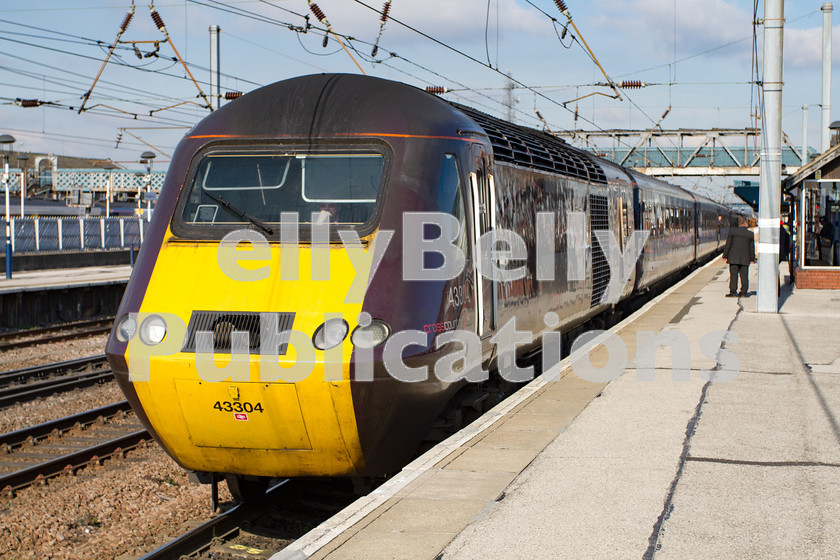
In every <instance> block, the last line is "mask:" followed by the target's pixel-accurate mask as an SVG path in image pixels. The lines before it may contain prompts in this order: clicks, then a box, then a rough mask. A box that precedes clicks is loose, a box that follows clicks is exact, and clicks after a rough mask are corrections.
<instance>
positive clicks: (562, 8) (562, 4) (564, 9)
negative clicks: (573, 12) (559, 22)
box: [554, 0, 569, 14]
mask: <svg viewBox="0 0 840 560" xmlns="http://www.w3.org/2000/svg"><path fill="white" fill-rule="evenodd" d="M554 3H555V4H556V5H557V9H558V10H560V12H562V13H564V14H565V13H566V12H568V11H569V9H568V8H567V7H566V3H565V2H563V0H554Z"/></svg>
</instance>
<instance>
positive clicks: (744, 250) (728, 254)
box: [723, 226, 755, 296]
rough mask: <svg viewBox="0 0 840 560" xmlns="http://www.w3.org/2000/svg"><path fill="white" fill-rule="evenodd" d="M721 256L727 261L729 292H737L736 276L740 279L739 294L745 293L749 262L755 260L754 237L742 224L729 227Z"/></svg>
mask: <svg viewBox="0 0 840 560" xmlns="http://www.w3.org/2000/svg"><path fill="white" fill-rule="evenodd" d="M723 258H724V259H726V262H728V263H729V293H730V295H735V294H737V293H739V292H738V290H737V288H738V278H739V277H740V279H741V291H740V295H742V296H745V295H747V288H748V287H749V286H748V282H749V269H750V263H751V262H753V261H755V237H754V236H753V233H752V232H751V231H750V230H748V229H747V228H745V227H743V226H738V227H733V228H730V229H729V237H727V238H726V245H724V247H723Z"/></svg>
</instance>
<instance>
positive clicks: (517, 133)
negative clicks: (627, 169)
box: [451, 103, 607, 184]
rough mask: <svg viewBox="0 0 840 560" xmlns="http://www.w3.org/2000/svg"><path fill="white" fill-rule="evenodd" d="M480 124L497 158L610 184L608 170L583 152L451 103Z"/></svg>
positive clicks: (464, 106) (533, 130)
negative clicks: (605, 173)
mask: <svg viewBox="0 0 840 560" xmlns="http://www.w3.org/2000/svg"><path fill="white" fill-rule="evenodd" d="M451 104H452V106H453V107H456V108H457V109H458V110H459V111H461V112H463V113H465V114H466V115H467V116H469V117H470V118H471V119H472V120H474V121H475V122H476V124H478V125H479V126H480V127H481V128H482V129H483V130H484V132H485V133H486V134H487V136H488V137H489V138H490V144H491V145H492V146H493V158H494V159H495V160H496V161H504V162H508V163H515V164H519V165H524V166H526V167H533V168H536V169H542V170H544V171H551V172H554V173H561V174H563V175H571V176H573V177H578V178H581V179H584V180H586V181H590V182H592V183H601V184H606V182H607V178H606V176H605V175H604V170H603V169H602V168H601V166H599V165H598V164H597V162H595V161H594V160H593V159H592V157H591V156H590V155H589V154H587V153H586V152H584V151H582V150H578V149H576V148H573V147H571V146H569V145H568V144H567V143H566V142H564V141H563V140H561V139H559V138H557V137H556V136H553V135H551V134H548V133H547V132H543V131H541V130H536V129H534V128H528V127H525V126H521V125H517V124H513V123H510V122H508V121H505V120H502V119H499V118H496V117H493V116H491V115H488V114H486V113H482V112H481V111H478V110H476V109H473V108H472V107H467V106H466V105H460V104H458V103H451Z"/></svg>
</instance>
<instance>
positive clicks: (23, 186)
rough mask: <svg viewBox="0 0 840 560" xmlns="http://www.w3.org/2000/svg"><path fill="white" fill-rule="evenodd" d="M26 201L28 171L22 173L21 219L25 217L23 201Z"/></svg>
mask: <svg viewBox="0 0 840 560" xmlns="http://www.w3.org/2000/svg"><path fill="white" fill-rule="evenodd" d="M24 200H26V171H21V172H20V217H21V218H23V217H24V213H23V201H24Z"/></svg>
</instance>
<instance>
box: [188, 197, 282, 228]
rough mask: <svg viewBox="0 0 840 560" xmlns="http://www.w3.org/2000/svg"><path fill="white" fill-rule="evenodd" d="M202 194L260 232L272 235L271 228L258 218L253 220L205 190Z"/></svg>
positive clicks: (245, 213)
mask: <svg viewBox="0 0 840 560" xmlns="http://www.w3.org/2000/svg"><path fill="white" fill-rule="evenodd" d="M204 194H206V195H207V196H209V197H210V198H212V199H213V200H215V201H216V202H218V203H219V204H221V205H222V206H224V207H225V208H226V209H227V210H229V211H230V212H233V213H234V214H236V215H237V216H239V217H240V218H243V219H245V220H248V221H249V222H251V223H252V224H254V225H255V226H257V227H258V228H260V229H261V230H263V231H264V232H266V233H267V234H268V235H274V230H273V229H272V228H270V227H269V226H267V225H266V224H265V222H263V221H262V220H260V219H258V218H255V217H254V216H252V215H250V214H249V213H247V212H245V211H244V210H240V209H239V208H237V207H236V206H234V205H233V204H231V203H230V202H228V201H227V200H225V199H224V198H222V197H221V196H215V195H212V194H210V193H209V192H207V191H206V190H205V191H204Z"/></svg>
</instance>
